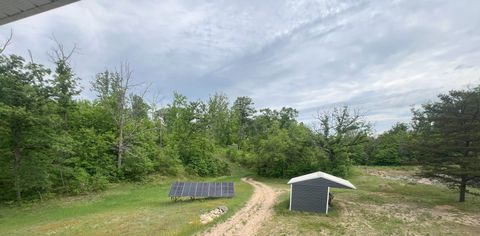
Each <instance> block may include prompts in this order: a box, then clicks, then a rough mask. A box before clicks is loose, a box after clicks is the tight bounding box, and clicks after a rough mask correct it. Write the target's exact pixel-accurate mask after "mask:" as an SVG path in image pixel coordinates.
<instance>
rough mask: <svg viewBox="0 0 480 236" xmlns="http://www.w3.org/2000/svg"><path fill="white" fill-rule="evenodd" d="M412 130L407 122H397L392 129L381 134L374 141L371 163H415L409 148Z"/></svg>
mask: <svg viewBox="0 0 480 236" xmlns="http://www.w3.org/2000/svg"><path fill="white" fill-rule="evenodd" d="M411 136H412V135H411V132H410V131H409V128H408V125H407V124H405V123H397V124H395V125H394V126H393V127H392V128H391V129H390V130H388V131H386V132H385V133H383V134H380V135H379V136H378V137H377V138H376V139H375V140H374V141H373V146H374V147H373V150H372V152H371V153H370V156H371V158H370V160H369V163H370V164H373V165H403V164H412V163H414V159H415V158H414V155H413V153H412V152H411V151H410V150H409V148H408V144H409V142H410V140H411Z"/></svg>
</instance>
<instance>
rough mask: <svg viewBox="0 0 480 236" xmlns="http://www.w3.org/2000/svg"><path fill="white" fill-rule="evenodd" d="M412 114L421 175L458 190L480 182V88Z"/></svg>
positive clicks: (452, 95)
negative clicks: (440, 181)
mask: <svg viewBox="0 0 480 236" xmlns="http://www.w3.org/2000/svg"><path fill="white" fill-rule="evenodd" d="M438 98H439V101H436V102H430V103H426V104H423V105H422V109H418V110H414V111H413V115H414V117H413V124H414V128H415V131H416V139H415V140H416V143H415V144H416V147H417V151H418V152H419V154H420V156H419V161H420V163H421V165H422V174H423V175H424V176H427V177H430V178H437V179H439V180H442V181H444V182H445V183H446V184H448V185H449V186H450V187H452V188H457V189H458V190H459V201H460V202H464V201H465V194H466V193H468V192H469V191H468V188H467V187H468V186H472V185H474V184H475V183H478V182H480V87H476V88H474V89H470V90H457V91H450V92H449V93H448V94H441V95H439V96H438Z"/></svg>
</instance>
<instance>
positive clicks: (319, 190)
mask: <svg viewBox="0 0 480 236" xmlns="http://www.w3.org/2000/svg"><path fill="white" fill-rule="evenodd" d="M288 184H290V208H289V209H290V210H294V211H309V212H321V213H325V214H327V213H328V194H329V193H330V188H349V189H356V188H355V186H353V184H352V183H350V182H349V181H348V180H345V179H342V178H339V177H336V176H333V175H329V174H327V173H324V172H321V171H318V172H315V173H311V174H307V175H302V176H298V177H295V178H292V179H291V180H290V181H288Z"/></svg>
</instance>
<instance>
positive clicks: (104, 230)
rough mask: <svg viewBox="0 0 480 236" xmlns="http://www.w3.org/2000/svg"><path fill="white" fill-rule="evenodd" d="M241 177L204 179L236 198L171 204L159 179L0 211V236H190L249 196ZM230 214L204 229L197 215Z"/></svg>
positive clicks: (166, 187) (238, 174) (165, 181)
mask: <svg viewBox="0 0 480 236" xmlns="http://www.w3.org/2000/svg"><path fill="white" fill-rule="evenodd" d="M243 174H245V173H242V172H238V171H237V172H236V174H235V175H234V176H233V177H225V178H217V179H202V180H204V181H206V180H211V181H234V182H235V188H236V196H235V197H234V198H231V199H208V200H195V201H190V200H188V201H179V202H173V201H171V200H170V199H169V198H168V191H169V188H170V183H171V182H172V181H174V179H170V178H159V179H157V180H155V181H151V182H150V183H147V184H125V183H123V184H118V185H114V186H111V187H110V188H109V189H108V190H107V191H105V192H102V193H98V194H91V195H86V196H76V197H63V198H58V199H50V200H48V201H44V202H43V203H34V204H28V205H27V204H22V205H21V206H0V235H190V234H192V233H195V232H198V231H201V230H204V229H206V228H207V227H209V226H211V225H212V224H214V223H215V222H217V221H219V220H225V219H226V218H228V217H229V216H231V215H232V214H233V213H234V212H235V211H236V210H238V209H239V208H241V207H242V206H243V205H244V203H245V202H246V201H247V200H248V199H249V197H250V195H251V194H252V191H253V189H252V187H251V186H250V185H248V184H246V183H244V182H242V181H240V177H241V176H242V175H243ZM220 205H226V206H228V207H229V209H230V210H229V211H228V212H227V213H226V214H225V215H223V216H222V217H220V218H217V220H216V221H214V222H211V223H209V224H207V225H202V224H201V223H200V218H199V215H201V214H202V213H205V212H207V211H209V210H211V209H213V208H215V207H217V206H220Z"/></svg>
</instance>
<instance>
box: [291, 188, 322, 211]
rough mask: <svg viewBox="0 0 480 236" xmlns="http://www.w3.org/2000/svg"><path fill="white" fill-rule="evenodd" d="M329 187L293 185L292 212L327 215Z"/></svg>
mask: <svg viewBox="0 0 480 236" xmlns="http://www.w3.org/2000/svg"><path fill="white" fill-rule="evenodd" d="M327 203H328V187H325V186H311V185H301V184H292V190H291V202H290V204H291V210H295V211H310V212H321V213H327V205H328V204H327Z"/></svg>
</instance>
